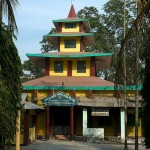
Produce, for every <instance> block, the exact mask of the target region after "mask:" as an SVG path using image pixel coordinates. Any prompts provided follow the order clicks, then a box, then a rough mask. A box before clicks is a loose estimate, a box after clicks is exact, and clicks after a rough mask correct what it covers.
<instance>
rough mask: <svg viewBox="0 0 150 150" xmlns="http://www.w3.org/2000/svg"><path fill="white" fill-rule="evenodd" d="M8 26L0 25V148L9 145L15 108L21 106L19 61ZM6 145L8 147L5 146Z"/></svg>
mask: <svg viewBox="0 0 150 150" xmlns="http://www.w3.org/2000/svg"><path fill="white" fill-rule="evenodd" d="M12 37H13V33H12V32H11V31H10V30H8V27H6V26H4V25H3V26H1V27H0V149H4V146H5V145H6V147H5V148H8V149H9V147H10V144H11V141H13V140H14V137H15V133H16V117H17V110H18V109H20V108H21V104H20V101H21V84H20V75H21V72H22V67H21V61H20V58H19V56H18V51H17V48H16V47H15V45H14V42H13V38H12ZM7 146H8V147H7Z"/></svg>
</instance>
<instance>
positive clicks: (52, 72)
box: [50, 59, 68, 76]
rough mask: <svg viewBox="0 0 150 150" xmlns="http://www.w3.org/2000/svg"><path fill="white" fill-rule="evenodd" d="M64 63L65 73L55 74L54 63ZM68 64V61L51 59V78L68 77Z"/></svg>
mask: <svg viewBox="0 0 150 150" xmlns="http://www.w3.org/2000/svg"><path fill="white" fill-rule="evenodd" d="M55 60H57V61H63V63H64V68H63V72H62V73H58V72H57V73H55V72H54V61H55ZM67 66H68V62H67V60H63V59H51V60H50V76H67V70H68V67H67Z"/></svg>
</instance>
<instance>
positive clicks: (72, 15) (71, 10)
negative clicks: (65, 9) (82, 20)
mask: <svg viewBox="0 0 150 150" xmlns="http://www.w3.org/2000/svg"><path fill="white" fill-rule="evenodd" d="M76 17H77V15H76V12H75V9H74V6H73V4H72V5H71V8H70V12H69V14H68V18H76Z"/></svg>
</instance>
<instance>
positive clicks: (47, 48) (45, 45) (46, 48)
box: [40, 28, 57, 52]
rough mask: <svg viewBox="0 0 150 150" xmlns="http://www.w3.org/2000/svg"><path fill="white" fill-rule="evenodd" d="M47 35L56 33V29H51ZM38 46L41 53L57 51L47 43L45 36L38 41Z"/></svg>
mask: <svg viewBox="0 0 150 150" xmlns="http://www.w3.org/2000/svg"><path fill="white" fill-rule="evenodd" d="M49 33H56V29H55V28H52V29H51V30H50V32H49ZM40 44H41V51H42V52H49V51H53V50H56V49H57V48H56V47H55V46H54V45H53V44H52V43H50V42H49V41H48V39H47V37H45V36H43V38H42V41H40Z"/></svg>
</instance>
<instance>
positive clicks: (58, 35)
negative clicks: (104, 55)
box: [45, 32, 94, 37]
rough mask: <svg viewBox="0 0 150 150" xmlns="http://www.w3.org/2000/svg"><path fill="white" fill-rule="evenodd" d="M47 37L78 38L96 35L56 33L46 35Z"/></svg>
mask: <svg viewBox="0 0 150 150" xmlns="http://www.w3.org/2000/svg"><path fill="white" fill-rule="evenodd" d="M45 36H46V37H76V36H94V33H91V32H90V33H72V34H70V33H69V32H68V33H55V34H46V35H45Z"/></svg>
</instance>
